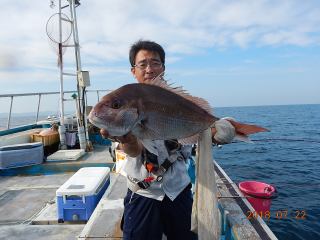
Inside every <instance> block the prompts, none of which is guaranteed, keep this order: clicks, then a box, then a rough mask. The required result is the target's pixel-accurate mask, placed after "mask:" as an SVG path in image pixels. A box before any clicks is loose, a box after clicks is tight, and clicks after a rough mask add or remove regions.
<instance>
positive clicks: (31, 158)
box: [0, 142, 43, 169]
mask: <svg viewBox="0 0 320 240" xmlns="http://www.w3.org/2000/svg"><path fill="white" fill-rule="evenodd" d="M41 163H43V143H42V142H39V143H24V144H16V145H10V146H3V147H0V169H7V168H16V167H24V166H28V165H36V164H41Z"/></svg>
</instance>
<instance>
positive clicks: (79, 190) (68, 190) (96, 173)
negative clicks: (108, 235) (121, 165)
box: [56, 167, 110, 223]
mask: <svg viewBox="0 0 320 240" xmlns="http://www.w3.org/2000/svg"><path fill="white" fill-rule="evenodd" d="M109 184H110V168H108V167H85V168H81V169H80V170H79V171H78V172H76V173H75V174H74V175H73V176H72V177H71V178H70V179H69V180H68V181H67V182H65V183H64V184H63V185H62V186H61V187H60V188H59V189H58V190H57V192H56V195H57V205H58V222H59V223H63V222H64V221H83V220H85V221H87V220H89V218H90V216H91V214H92V213H93V211H94V209H95V208H96V206H97V204H98V203H99V201H100V199H101V197H102V196H103V194H104V192H105V191H106V190H107V188H108V186H109Z"/></svg>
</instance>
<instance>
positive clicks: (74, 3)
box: [59, 0, 90, 149]
mask: <svg viewBox="0 0 320 240" xmlns="http://www.w3.org/2000/svg"><path fill="white" fill-rule="evenodd" d="M67 1H68V2H69V5H66V6H63V7H61V0H59V57H60V58H61V62H62V48H64V47H74V49H75V60H76V73H74V74H73V73H64V72H63V69H62V64H61V66H60V116H61V121H60V123H61V124H60V125H61V126H60V142H61V145H60V148H61V149H66V148H67V146H66V145H65V132H66V127H65V125H64V101H67V100H70V99H64V96H63V75H69V76H76V77H77V91H78V97H76V99H77V100H78V102H76V104H77V105H76V108H77V109H80V111H79V112H80V113H81V114H77V116H78V131H79V140H80V148H82V149H86V147H87V141H89V135H88V130H87V116H86V106H85V105H86V102H85V94H84V93H85V88H86V86H90V80H89V73H88V72H83V71H82V67H81V58H80V45H79V36H78V27H77V17H76V10H75V8H76V7H78V6H79V5H80V2H79V0H67ZM66 7H69V8H70V17H71V20H68V19H65V18H64V17H61V16H62V14H61V9H63V8H66ZM62 21H67V22H70V23H71V28H72V33H73V41H74V44H73V45H63V42H62V24H61V23H62ZM78 106H79V107H78ZM85 133H86V134H85Z"/></svg>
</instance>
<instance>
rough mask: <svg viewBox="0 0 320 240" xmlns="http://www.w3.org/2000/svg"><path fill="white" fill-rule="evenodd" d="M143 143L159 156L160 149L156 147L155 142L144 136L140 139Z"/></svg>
mask: <svg viewBox="0 0 320 240" xmlns="http://www.w3.org/2000/svg"><path fill="white" fill-rule="evenodd" d="M139 141H140V142H141V144H142V145H143V146H144V147H145V148H146V149H147V150H148V151H149V152H151V153H153V154H154V155H157V156H159V153H158V150H157V149H156V148H155V143H154V141H152V140H151V139H147V138H143V139H139Z"/></svg>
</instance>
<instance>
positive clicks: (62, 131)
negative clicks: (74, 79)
mask: <svg viewBox="0 0 320 240" xmlns="http://www.w3.org/2000/svg"><path fill="white" fill-rule="evenodd" d="M61 21H62V19H61V0H59V58H60V57H61V58H62V54H61V52H62V46H61V45H62V26H61ZM60 54H61V55H60ZM59 70H60V72H59V73H60V127H59V134H60V149H61V150H66V149H67V145H66V144H65V141H66V126H65V125H64V103H63V102H64V96H63V72H62V65H61V66H60V67H59Z"/></svg>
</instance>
